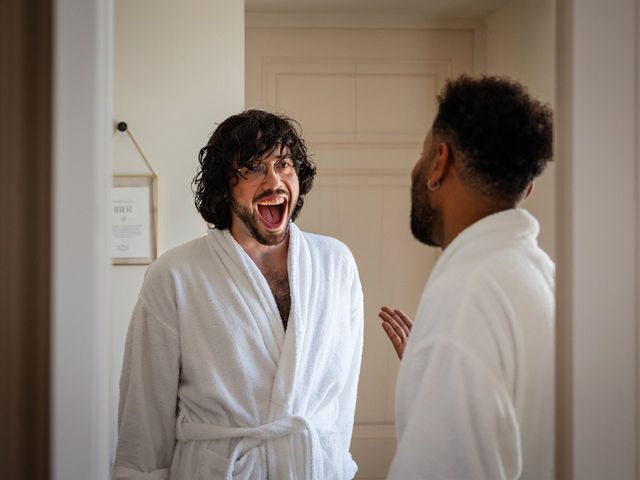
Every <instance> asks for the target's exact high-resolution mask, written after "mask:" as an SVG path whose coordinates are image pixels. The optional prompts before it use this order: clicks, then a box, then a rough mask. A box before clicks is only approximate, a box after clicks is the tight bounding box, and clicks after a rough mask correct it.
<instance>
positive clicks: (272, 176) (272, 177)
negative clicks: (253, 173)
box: [262, 162, 281, 190]
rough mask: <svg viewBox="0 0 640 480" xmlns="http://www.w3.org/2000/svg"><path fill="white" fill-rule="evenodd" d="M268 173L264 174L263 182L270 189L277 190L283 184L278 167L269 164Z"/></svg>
mask: <svg viewBox="0 0 640 480" xmlns="http://www.w3.org/2000/svg"><path fill="white" fill-rule="evenodd" d="M266 165H267V171H266V172H265V174H264V179H263V181H262V183H263V185H267V187H268V188H270V189H272V190H275V189H276V187H278V186H279V185H280V183H281V178H280V175H278V172H276V166H275V164H274V163H271V162H268V163H267V164H266Z"/></svg>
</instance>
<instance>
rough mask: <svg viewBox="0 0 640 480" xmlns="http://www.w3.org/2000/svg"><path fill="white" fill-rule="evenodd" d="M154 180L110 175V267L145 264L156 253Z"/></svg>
mask: <svg viewBox="0 0 640 480" xmlns="http://www.w3.org/2000/svg"><path fill="white" fill-rule="evenodd" d="M157 213H158V178H157V177H156V176H155V175H114V176H113V183H112V186H111V198H110V214H111V229H110V230H111V232H110V233H111V238H110V240H111V246H110V249H111V264H112V265H149V264H150V263H151V262H153V261H154V260H155V259H156V258H157V254H158V232H157V230H158V228H157V224H158V222H157Z"/></svg>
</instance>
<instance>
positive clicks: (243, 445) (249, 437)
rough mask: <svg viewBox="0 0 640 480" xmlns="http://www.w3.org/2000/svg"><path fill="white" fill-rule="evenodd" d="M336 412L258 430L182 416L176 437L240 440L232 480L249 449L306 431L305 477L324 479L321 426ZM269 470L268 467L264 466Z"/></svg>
mask: <svg viewBox="0 0 640 480" xmlns="http://www.w3.org/2000/svg"><path fill="white" fill-rule="evenodd" d="M333 413H334V411H333V409H332V408H326V409H324V410H323V411H321V412H319V413H318V414H316V415H314V416H313V417H312V418H311V419H307V418H305V417H302V416H298V415H292V416H289V417H284V418H281V419H278V420H274V421H273V422H269V423H265V424H264V425H260V426H258V427H224V426H221V425H213V424H208V423H191V422H185V419H184V417H183V415H182V413H180V415H179V417H178V422H177V424H176V437H177V439H178V440H180V441H183V442H186V441H189V440H204V441H211V440H224V439H230V438H240V441H239V442H238V444H237V445H236V446H235V448H234V449H233V451H232V452H231V456H230V459H229V460H230V463H229V467H228V468H227V472H226V479H227V480H232V475H233V467H234V464H235V463H236V461H237V459H238V458H239V457H240V456H241V455H242V454H243V453H245V452H247V451H248V450H251V449H252V448H254V447H257V446H258V445H260V444H261V443H262V442H264V441H267V440H275V439H276V438H281V437H285V436H287V435H290V434H292V433H300V432H304V431H306V432H307V433H308V437H302V438H303V439H304V442H305V455H306V461H305V478H307V479H310V480H323V477H324V474H323V465H322V446H321V444H320V437H319V436H318V426H328V425H331V424H332V423H333V421H334V419H335V418H334V415H333ZM263 467H264V468H265V471H266V465H263Z"/></svg>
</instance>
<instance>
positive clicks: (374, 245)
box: [246, 27, 474, 479]
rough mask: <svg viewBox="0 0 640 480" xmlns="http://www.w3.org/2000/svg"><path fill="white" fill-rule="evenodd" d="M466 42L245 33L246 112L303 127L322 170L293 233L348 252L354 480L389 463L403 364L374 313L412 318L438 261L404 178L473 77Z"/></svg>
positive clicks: (349, 33) (376, 474) (323, 31)
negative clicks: (357, 298)
mask: <svg viewBox="0 0 640 480" xmlns="http://www.w3.org/2000/svg"><path fill="white" fill-rule="evenodd" d="M473 38H474V35H473V31H472V30H416V29H413V30H410V29H406V30H402V29H355V28H354V29H349V28H335V29H331V28H311V29H296V28H265V27H248V28H247V31H246V104H247V105H246V106H247V108H252V107H255V108H263V109H267V110H270V111H275V112H280V113H285V114H287V115H289V116H291V117H292V118H294V119H296V120H297V121H299V122H300V124H301V126H302V133H303V137H304V138H305V139H306V141H307V145H308V147H309V151H310V152H311V153H312V154H313V159H314V161H315V162H316V164H317V167H318V175H317V177H316V183H315V185H314V188H313V190H312V191H311V192H310V193H309V195H308V196H307V201H306V202H305V207H304V209H303V210H302V212H301V215H300V218H299V219H298V221H297V223H298V225H299V226H300V227H301V228H302V229H303V230H307V231H311V232H317V233H321V234H324V235H330V236H333V237H336V238H338V239H340V240H341V241H343V242H344V243H346V244H347V245H348V246H349V248H350V249H351V251H352V252H353V254H354V256H355V258H356V261H357V263H358V268H359V271H360V276H361V280H362V285H363V289H364V295H365V345H364V354H363V363H362V373H361V376H360V384H359V392H358V404H357V409H356V425H355V429H354V435H353V442H352V447H351V450H352V453H353V456H354V458H355V460H356V462H358V465H359V472H358V478H361V479H376V478H385V476H386V474H387V471H388V468H389V464H390V462H391V459H392V458H393V454H394V451H395V427H394V396H395V381H396V375H397V371H398V366H399V362H398V359H397V357H396V354H395V351H394V350H393V348H392V347H391V345H390V343H389V341H388V340H387V338H386V336H385V334H384V332H383V331H382V329H381V328H380V325H379V324H380V321H379V319H378V317H377V312H378V310H379V308H380V306H381V305H383V304H387V305H390V306H393V307H397V308H401V309H403V310H404V311H406V312H407V313H408V314H409V315H413V314H414V313H415V308H416V305H417V303H418V300H419V297H420V294H421V292H422V289H423V287H424V283H425V281H426V279H427V277H428V275H429V272H430V271H431V268H432V266H433V264H434V262H435V260H436V259H437V251H436V250H435V249H432V248H429V247H426V246H423V245H421V244H419V243H418V242H416V241H415V240H414V239H413V237H412V236H411V232H410V228H409V212H410V203H411V201H410V187H411V181H410V172H411V169H412V167H413V165H414V163H415V162H416V160H417V159H418V157H419V155H420V152H421V150H422V142H423V140H424V136H425V133H426V131H427V129H428V127H429V125H430V124H431V122H432V120H433V117H434V115H435V112H436V109H437V103H436V95H437V93H438V91H439V90H440V88H441V87H442V85H443V84H444V82H445V80H446V78H447V77H449V76H452V75H458V74H460V73H463V72H472V71H473Z"/></svg>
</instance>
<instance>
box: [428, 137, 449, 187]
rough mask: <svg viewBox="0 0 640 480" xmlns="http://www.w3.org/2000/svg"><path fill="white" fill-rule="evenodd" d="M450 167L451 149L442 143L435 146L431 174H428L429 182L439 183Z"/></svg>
mask: <svg viewBox="0 0 640 480" xmlns="http://www.w3.org/2000/svg"><path fill="white" fill-rule="evenodd" d="M450 165H451V148H450V147H449V145H448V144H446V143H444V142H442V143H439V144H438V145H437V146H436V155H435V158H434V160H433V166H432V168H431V172H429V173H430V174H429V180H431V182H432V183H436V182H441V181H442V180H444V178H445V177H446V176H447V172H448V171H449V166H450Z"/></svg>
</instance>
